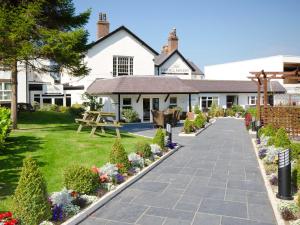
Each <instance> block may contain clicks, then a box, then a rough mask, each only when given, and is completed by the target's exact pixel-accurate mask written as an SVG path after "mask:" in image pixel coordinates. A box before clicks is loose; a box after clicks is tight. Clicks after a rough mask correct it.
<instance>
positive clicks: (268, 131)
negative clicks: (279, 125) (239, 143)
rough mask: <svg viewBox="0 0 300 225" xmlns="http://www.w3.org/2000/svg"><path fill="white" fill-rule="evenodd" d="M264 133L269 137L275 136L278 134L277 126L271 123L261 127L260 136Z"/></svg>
mask: <svg viewBox="0 0 300 225" xmlns="http://www.w3.org/2000/svg"><path fill="white" fill-rule="evenodd" d="M262 134H263V135H265V136H267V137H274V136H275V135H276V131H275V128H274V127H273V126H272V125H271V124H268V125H267V126H265V127H262V128H260V129H259V131H258V135H259V137H260V136H261V135H262Z"/></svg>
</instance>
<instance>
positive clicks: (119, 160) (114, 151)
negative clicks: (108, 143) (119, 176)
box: [109, 138, 130, 173]
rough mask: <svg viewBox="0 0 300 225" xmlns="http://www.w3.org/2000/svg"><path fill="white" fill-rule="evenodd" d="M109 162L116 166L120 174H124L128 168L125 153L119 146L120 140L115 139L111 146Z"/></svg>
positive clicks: (128, 164)
mask: <svg viewBox="0 0 300 225" xmlns="http://www.w3.org/2000/svg"><path fill="white" fill-rule="evenodd" d="M109 162H110V163H113V164H117V165H118V168H119V171H120V173H126V172H127V171H128V169H129V168H130V162H129V160H128V158H127V153H126V151H125V149H124V147H123V145H122V144H121V141H120V139H118V138H117V139H116V141H115V143H114V144H113V146H112V148H111V151H110V154H109Z"/></svg>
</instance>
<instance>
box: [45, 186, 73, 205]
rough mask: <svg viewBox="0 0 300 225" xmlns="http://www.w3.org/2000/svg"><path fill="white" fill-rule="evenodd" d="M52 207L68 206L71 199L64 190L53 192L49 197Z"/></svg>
mask: <svg viewBox="0 0 300 225" xmlns="http://www.w3.org/2000/svg"><path fill="white" fill-rule="evenodd" d="M50 200H51V202H52V204H53V205H62V206H64V205H68V204H71V202H72V200H73V198H72V196H71V195H70V193H69V192H68V190H67V189H66V188H64V189H63V190H62V191H60V192H53V193H52V195H51V196H50Z"/></svg>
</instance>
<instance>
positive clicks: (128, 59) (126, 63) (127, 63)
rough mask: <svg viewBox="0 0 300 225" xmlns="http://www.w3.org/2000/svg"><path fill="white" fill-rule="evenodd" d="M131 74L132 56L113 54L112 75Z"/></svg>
mask: <svg viewBox="0 0 300 225" xmlns="http://www.w3.org/2000/svg"><path fill="white" fill-rule="evenodd" d="M127 75H133V57H132V56H114V57H113V76H114V77H115V76H127Z"/></svg>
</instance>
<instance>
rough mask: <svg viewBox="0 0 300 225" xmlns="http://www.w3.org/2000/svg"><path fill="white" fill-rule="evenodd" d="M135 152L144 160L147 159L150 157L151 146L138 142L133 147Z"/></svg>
mask: <svg viewBox="0 0 300 225" xmlns="http://www.w3.org/2000/svg"><path fill="white" fill-rule="evenodd" d="M135 149H136V152H137V153H139V154H140V155H141V156H143V157H144V158H149V157H151V156H152V152H151V146H150V145H149V144H148V143H146V142H142V141H140V142H138V143H136V145H135Z"/></svg>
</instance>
